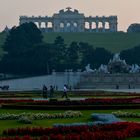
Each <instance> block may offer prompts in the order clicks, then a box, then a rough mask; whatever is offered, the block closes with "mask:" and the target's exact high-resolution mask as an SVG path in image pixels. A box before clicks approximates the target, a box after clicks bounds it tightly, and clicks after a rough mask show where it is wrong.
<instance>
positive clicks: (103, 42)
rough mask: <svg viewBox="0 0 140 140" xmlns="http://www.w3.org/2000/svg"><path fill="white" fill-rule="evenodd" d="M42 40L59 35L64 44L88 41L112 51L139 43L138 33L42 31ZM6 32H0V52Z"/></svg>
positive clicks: (50, 39) (118, 50)
mask: <svg viewBox="0 0 140 140" xmlns="http://www.w3.org/2000/svg"><path fill="white" fill-rule="evenodd" d="M43 35H44V41H45V42H48V43H52V42H54V40H55V38H56V37H57V36H58V35H60V36H62V37H63V38H64V40H65V43H66V44H68V45H69V44H70V43H71V42H72V41H77V42H88V43H89V44H91V45H93V47H95V48H96V47H103V48H106V49H108V50H110V51H112V52H120V51H121V50H125V49H128V48H133V47H135V46H137V45H140V33H43ZM5 37H6V34H4V33H0V54H1V53H2V51H1V46H2V44H3V43H4V40H5Z"/></svg>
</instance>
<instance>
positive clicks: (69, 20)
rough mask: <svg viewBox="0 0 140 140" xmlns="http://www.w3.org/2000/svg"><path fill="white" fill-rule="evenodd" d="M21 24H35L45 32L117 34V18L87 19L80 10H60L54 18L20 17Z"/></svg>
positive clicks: (96, 17) (92, 17)
mask: <svg viewBox="0 0 140 140" xmlns="http://www.w3.org/2000/svg"><path fill="white" fill-rule="evenodd" d="M19 20H20V24H23V23H26V22H34V23H35V24H36V25H37V27H38V28H39V29H40V30H41V31H43V32H86V31H87V32H117V24H118V22H117V16H108V17H106V16H102V17H99V16H95V17H94V16H89V17H85V16H84V14H83V13H79V11H78V10H76V9H75V10H71V8H70V7H67V8H66V10H64V9H63V10H60V11H59V13H54V14H53V16H52V17H48V16H44V17H42V16H38V17H35V16H31V17H28V16H20V19H19Z"/></svg>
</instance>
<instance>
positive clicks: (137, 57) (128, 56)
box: [120, 45, 140, 65]
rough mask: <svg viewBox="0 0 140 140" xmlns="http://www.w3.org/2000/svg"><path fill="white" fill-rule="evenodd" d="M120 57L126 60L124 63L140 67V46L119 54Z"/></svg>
mask: <svg viewBox="0 0 140 140" xmlns="http://www.w3.org/2000/svg"><path fill="white" fill-rule="evenodd" d="M120 57H121V58H122V59H125V60H126V63H128V64H130V65H132V64H139V65H140V45H139V46H137V47H134V48H131V49H127V50H124V51H122V52H121V53H120Z"/></svg>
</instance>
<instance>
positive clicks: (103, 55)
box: [93, 48, 113, 68]
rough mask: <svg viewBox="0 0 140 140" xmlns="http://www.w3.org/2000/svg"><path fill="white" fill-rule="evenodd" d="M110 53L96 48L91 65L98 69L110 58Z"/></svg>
mask: <svg viewBox="0 0 140 140" xmlns="http://www.w3.org/2000/svg"><path fill="white" fill-rule="evenodd" d="M112 56H113V55H112V53H111V52H109V51H107V50H106V49H104V48H96V49H95V51H94V55H93V65H94V67H95V68H98V67H99V66H100V65H101V64H107V63H108V62H109V60H110V59H111V58H112Z"/></svg>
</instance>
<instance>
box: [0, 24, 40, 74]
mask: <svg viewBox="0 0 140 140" xmlns="http://www.w3.org/2000/svg"><path fill="white" fill-rule="evenodd" d="M41 43H42V34H41V32H40V30H39V29H38V28H37V27H36V25H35V24H34V23H24V24H22V25H20V26H18V27H13V28H12V29H11V30H10V32H9V34H8V36H7V38H6V41H5V43H4V46H3V48H4V50H5V52H6V53H7V54H6V55H5V56H4V58H3V60H2V62H1V65H2V71H3V72H6V73H13V74H27V73H28V72H29V71H30V70H31V68H30V67H31V64H32V63H33V61H32V59H31V58H32V55H34V54H33V50H34V46H37V45H39V44H41ZM29 66H30V67H29Z"/></svg>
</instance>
